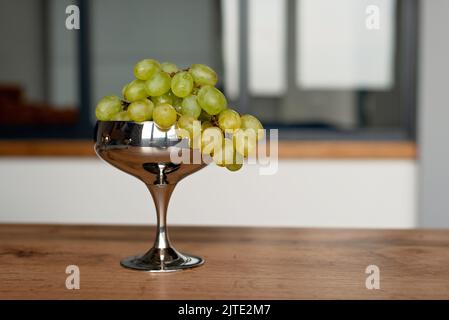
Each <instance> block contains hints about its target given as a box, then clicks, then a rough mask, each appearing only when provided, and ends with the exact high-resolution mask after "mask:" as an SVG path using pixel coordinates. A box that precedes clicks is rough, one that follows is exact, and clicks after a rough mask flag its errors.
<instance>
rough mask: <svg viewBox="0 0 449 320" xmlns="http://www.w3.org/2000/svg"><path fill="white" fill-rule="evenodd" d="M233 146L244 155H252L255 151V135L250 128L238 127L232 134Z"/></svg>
mask: <svg viewBox="0 0 449 320" xmlns="http://www.w3.org/2000/svg"><path fill="white" fill-rule="evenodd" d="M232 138H233V142H234V147H235V149H236V150H237V152H238V153H240V154H242V155H243V156H244V157H248V156H253V155H255V154H256V151H257V135H256V133H255V132H254V131H252V130H242V129H238V130H236V131H235V132H234V134H233V136H232Z"/></svg>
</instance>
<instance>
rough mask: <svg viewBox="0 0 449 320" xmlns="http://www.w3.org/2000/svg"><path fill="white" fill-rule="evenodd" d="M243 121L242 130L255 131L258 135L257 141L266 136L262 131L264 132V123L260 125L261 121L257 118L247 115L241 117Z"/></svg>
mask: <svg viewBox="0 0 449 320" xmlns="http://www.w3.org/2000/svg"><path fill="white" fill-rule="evenodd" d="M241 120H242V125H241V128H242V129H243V130H248V129H249V130H254V132H255V133H256V135H257V140H260V139H261V138H263V136H264V132H263V131H261V130H263V126H262V123H260V121H259V119H257V118H256V117H254V116H252V115H250V114H245V115H243V116H242V117H241Z"/></svg>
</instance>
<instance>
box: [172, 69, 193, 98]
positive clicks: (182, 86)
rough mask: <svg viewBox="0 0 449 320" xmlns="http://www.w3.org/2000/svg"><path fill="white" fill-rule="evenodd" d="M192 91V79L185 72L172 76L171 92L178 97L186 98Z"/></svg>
mask: <svg viewBox="0 0 449 320" xmlns="http://www.w3.org/2000/svg"><path fill="white" fill-rule="evenodd" d="M192 89H193V78H192V76H191V75H190V73H188V72H186V71H182V72H179V73H177V74H175V75H174V77H173V79H172V81H171V91H172V92H173V93H174V94H175V95H176V96H178V97H180V98H184V97H187V96H188V95H189V94H190V92H192Z"/></svg>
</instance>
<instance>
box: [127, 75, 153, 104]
mask: <svg viewBox="0 0 449 320" xmlns="http://www.w3.org/2000/svg"><path fill="white" fill-rule="evenodd" d="M147 96H148V95H147V92H146V91H145V81H142V80H134V81H132V82H131V83H130V84H128V85H127V86H126V90H125V99H126V100H127V101H129V102H133V101H137V100H142V99H145V98H146V97H147Z"/></svg>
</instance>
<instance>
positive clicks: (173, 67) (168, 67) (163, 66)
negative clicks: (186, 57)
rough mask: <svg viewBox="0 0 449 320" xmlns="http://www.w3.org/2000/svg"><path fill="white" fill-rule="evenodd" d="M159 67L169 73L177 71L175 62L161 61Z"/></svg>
mask: <svg viewBox="0 0 449 320" xmlns="http://www.w3.org/2000/svg"><path fill="white" fill-rule="evenodd" d="M161 69H162V71H164V72H167V73H169V74H170V73H175V72H178V67H177V66H176V64H174V63H171V62H163V63H161Z"/></svg>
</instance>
